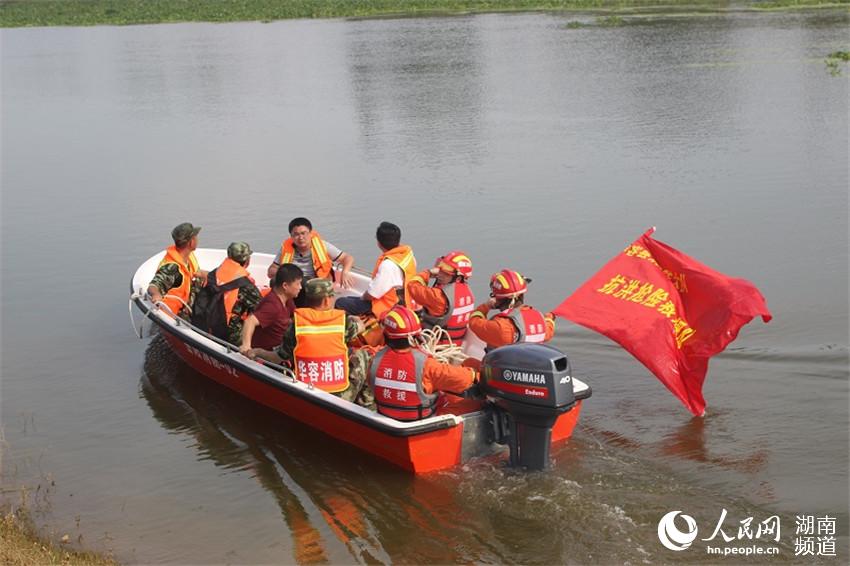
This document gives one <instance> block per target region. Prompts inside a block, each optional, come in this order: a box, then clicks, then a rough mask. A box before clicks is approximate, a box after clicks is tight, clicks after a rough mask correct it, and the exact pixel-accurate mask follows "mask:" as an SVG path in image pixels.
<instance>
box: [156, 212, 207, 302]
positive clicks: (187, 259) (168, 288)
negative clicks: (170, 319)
mask: <svg viewBox="0 0 850 566" xmlns="http://www.w3.org/2000/svg"><path fill="white" fill-rule="evenodd" d="M200 231H201V227H200V226H192V224H191V223H189V222H183V223H182V224H178V225H177V226H175V227H174V230H172V231H171V239H172V240H174V245H173V246H170V247H169V248H168V249H167V250H165V257H163V258H162V261H160V262H159V267H158V268H157V270H156V274H155V275H154V276H153V279H152V280H151V282H150V285H149V286H148V295H149V296H150V298H151V301H153V302H154V303H156V302H158V301H162V303H163V304H164V305H165V306H166V307H168V309H166V310H167V311H170V312H171V313H173V314H175V315H178V316H180V317H181V318H186V319H188V318H189V316H190V314H191V308H192V303H193V302H194V298H195V293H196V292H197V290H198V285H195V284H194V283H197V282H200V283H201V284H202V283H203V282H204V281H205V280H206V278H207V272H206V271H203V270H201V269H199V268H198V260H197V259H196V258H195V249H197V247H198V232H200ZM198 280H199V281H198ZM187 306H188V308H186V307H187Z"/></svg>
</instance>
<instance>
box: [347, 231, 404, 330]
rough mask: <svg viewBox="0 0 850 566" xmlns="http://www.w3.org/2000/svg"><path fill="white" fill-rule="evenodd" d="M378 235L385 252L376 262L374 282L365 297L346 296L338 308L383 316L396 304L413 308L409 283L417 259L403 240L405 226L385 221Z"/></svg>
mask: <svg viewBox="0 0 850 566" xmlns="http://www.w3.org/2000/svg"><path fill="white" fill-rule="evenodd" d="M375 237H376V238H377V240H378V248H380V249H381V251H382V252H383V253H382V254H381V256H380V257H379V258H378V261H377V262H375V268H374V269H373V270H372V282H371V283H369V287H368V288H367V289H366V292H365V293H363V295H362V296H361V297H342V298H340V299H339V301H337V307H339V308H341V309H342V310H344V311H345V312H347V313H349V314H359V315H364V314H368V313H372V314H373V315H375V317H376V318H378V319H380V318H381V316H382V315H383V314H384V313H385V312H387V311H388V310H390V309H391V308H392V307H393V306H394V305H395V304H396V303H399V302H401V304H402V305H407V306H410V307H413V303H412V301H411V299H410V296H409V294H408V292H407V282H408V281H409V280H410V279H411V278H412V277H413V276H414V275H416V258H415V257H413V250H412V249H411V248H410V246H408V245H403V244H401V243H400V242H401V228H399V227H398V226H396V225H395V224H392V223H390V222H381V224H380V225H379V226H378V230H377V231H376V233H375ZM414 310H415V308H414Z"/></svg>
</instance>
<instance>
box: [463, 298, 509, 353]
mask: <svg viewBox="0 0 850 566" xmlns="http://www.w3.org/2000/svg"><path fill="white" fill-rule="evenodd" d="M492 301H493V299H490V301H488V302H487V303H482V304H480V305H478V307H477V308H476V309H475V310H474V311H472V315H471V316H470V317H469V330H471V331H472V332H473V333H475V335H476V336H478V337H479V338H480V339H481V340H483V341H484V342H486V343H487V346H489V347H491V348H497V347H499V346H504V345H505V344H513V342H514V338H515V337H516V330H515V329H514V325H513V323H512V322H511V321H510V320H507V319H506V318H504V317H499V318H494V319H492V320H487V313H489V312H490V307H491V305H490V304H489V303H490V302H492Z"/></svg>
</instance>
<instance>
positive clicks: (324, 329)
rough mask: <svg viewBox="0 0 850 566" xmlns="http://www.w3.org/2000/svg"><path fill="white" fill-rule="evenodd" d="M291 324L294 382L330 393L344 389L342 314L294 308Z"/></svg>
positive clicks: (345, 352) (345, 358)
mask: <svg viewBox="0 0 850 566" xmlns="http://www.w3.org/2000/svg"><path fill="white" fill-rule="evenodd" d="M293 322H294V323H295V351H294V352H293V355H294V357H295V374H296V375H297V376H298V379H299V380H301V381H303V382H305V383H312V384H313V386H315V387H317V388H319V389H322V390H324V391H328V392H330V393H337V392H339V391H345V390H346V389H348V346H347V345H346V344H345V311H341V310H338V309H331V310H327V311H319V310H316V309H309V308H301V309H295V313H294V315H293Z"/></svg>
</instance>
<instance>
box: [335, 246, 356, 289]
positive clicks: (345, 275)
mask: <svg viewBox="0 0 850 566" xmlns="http://www.w3.org/2000/svg"><path fill="white" fill-rule="evenodd" d="M337 261H338V262H339V264H340V265H341V266H342V272H341V273H340V275H339V284H340V285H342V288H343V289H351V288H352V287H354V277H353V276H352V275H351V268H352V267H354V257H353V256H351V255H349V254H347V253H345V252H342V253H341V254H339V257H338V258H337Z"/></svg>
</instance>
